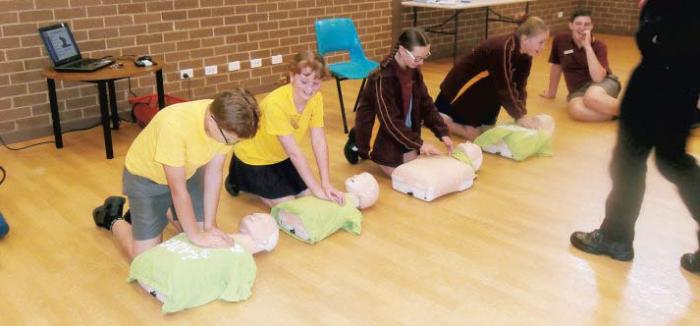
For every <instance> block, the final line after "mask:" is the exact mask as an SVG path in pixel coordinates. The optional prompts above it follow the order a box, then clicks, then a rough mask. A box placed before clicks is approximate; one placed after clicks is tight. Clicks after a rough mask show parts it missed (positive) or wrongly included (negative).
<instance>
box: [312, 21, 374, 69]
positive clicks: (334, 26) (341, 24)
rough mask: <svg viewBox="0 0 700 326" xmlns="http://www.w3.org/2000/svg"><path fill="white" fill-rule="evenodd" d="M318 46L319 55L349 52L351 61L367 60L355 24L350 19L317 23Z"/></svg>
mask: <svg viewBox="0 0 700 326" xmlns="http://www.w3.org/2000/svg"><path fill="white" fill-rule="evenodd" d="M315 27H316V44H317V46H318V53H319V54H320V55H321V56H325V55H326V54H328V53H330V52H338V51H348V52H350V60H351V61H353V60H363V59H364V60H366V59H367V57H365V52H364V51H362V44H360V38H359V37H358V36H357V30H356V29H355V24H353V22H352V19H350V18H327V19H320V20H317V21H316V24H315Z"/></svg>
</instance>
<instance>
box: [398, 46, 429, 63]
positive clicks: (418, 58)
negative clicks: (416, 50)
mask: <svg viewBox="0 0 700 326" xmlns="http://www.w3.org/2000/svg"><path fill="white" fill-rule="evenodd" d="M404 50H406V53H408V56H409V57H411V59H412V60H413V62H415V63H419V62H421V61H423V60H425V59H428V57H430V55H431V54H432V53H430V51H428V54H426V55H425V56H424V57H416V56H415V55H413V53H411V51H408V49H406V48H404Z"/></svg>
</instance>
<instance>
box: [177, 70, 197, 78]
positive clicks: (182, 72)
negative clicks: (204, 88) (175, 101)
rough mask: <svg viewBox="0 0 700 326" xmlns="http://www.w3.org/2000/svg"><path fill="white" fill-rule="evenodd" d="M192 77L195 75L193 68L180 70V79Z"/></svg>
mask: <svg viewBox="0 0 700 326" xmlns="http://www.w3.org/2000/svg"><path fill="white" fill-rule="evenodd" d="M192 77H194V70H192V68H190V69H182V70H180V79H189V78H192Z"/></svg>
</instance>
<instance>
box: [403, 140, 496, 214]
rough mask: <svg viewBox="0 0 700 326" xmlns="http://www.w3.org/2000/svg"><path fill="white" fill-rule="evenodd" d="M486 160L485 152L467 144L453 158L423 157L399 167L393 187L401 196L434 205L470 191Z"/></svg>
mask: <svg viewBox="0 0 700 326" xmlns="http://www.w3.org/2000/svg"><path fill="white" fill-rule="evenodd" d="M482 160H483V156H482V153H481V148H479V146H476V145H474V144H472V143H470V142H465V143H462V144H459V145H458V146H457V147H456V148H455V149H454V151H453V153H452V155H440V156H426V157H419V158H417V159H415V160H413V161H410V162H407V163H404V164H401V165H399V166H398V167H397V168H396V169H395V170H394V172H393V173H392V174H391V185H392V187H393V188H394V189H395V190H397V191H399V192H403V193H406V194H409V195H412V196H414V197H416V198H419V199H422V200H425V201H432V200H433V199H435V198H438V197H440V196H443V195H445V194H448V193H452V192H457V191H463V190H465V189H468V188H470V187H471V186H472V184H473V183H474V178H476V171H477V170H479V168H480V167H481V162H482Z"/></svg>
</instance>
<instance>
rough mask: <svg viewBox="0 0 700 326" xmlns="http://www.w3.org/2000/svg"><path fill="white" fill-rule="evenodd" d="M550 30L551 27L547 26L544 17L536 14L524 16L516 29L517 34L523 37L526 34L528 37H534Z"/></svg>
mask: <svg viewBox="0 0 700 326" xmlns="http://www.w3.org/2000/svg"><path fill="white" fill-rule="evenodd" d="M548 31H549V27H547V23H545V22H544V20H542V18H540V17H536V16H531V17H528V16H527V15H525V16H523V18H522V23H520V24H519V25H518V28H517V29H515V36H517V37H521V36H523V35H525V36H527V37H532V36H535V35H537V34H540V33H544V32H548Z"/></svg>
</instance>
